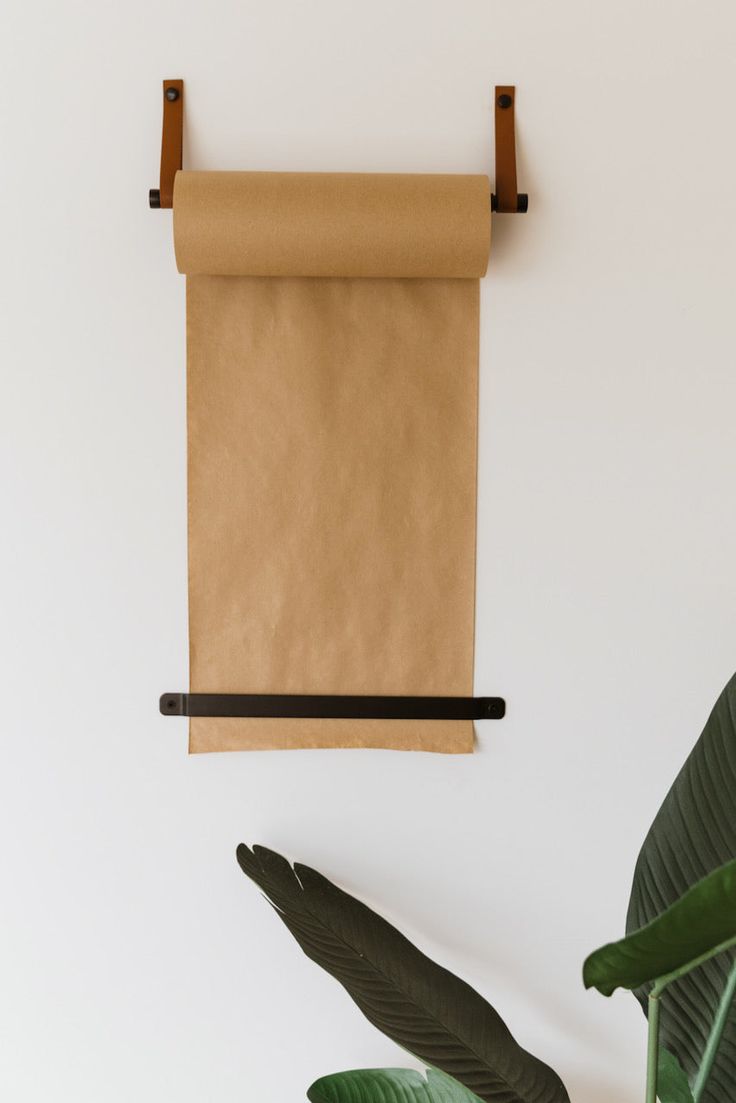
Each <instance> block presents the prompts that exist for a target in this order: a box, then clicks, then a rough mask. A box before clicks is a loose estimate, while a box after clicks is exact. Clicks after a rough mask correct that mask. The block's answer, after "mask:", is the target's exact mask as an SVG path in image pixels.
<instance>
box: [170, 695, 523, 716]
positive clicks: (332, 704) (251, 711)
mask: <svg viewBox="0 0 736 1103" xmlns="http://www.w3.org/2000/svg"><path fill="white" fill-rule="evenodd" d="M159 708H160V710H161V712H162V713H163V715H164V716H211V717H228V716H240V717H245V716H262V717H263V716H283V717H309V718H312V719H326V720H336V719H337V720H500V719H501V717H502V716H504V715H505V713H506V702H505V701H504V699H503V697H352V696H327V695H322V694H282V693H164V694H163V696H162V697H161V700H160V701H159Z"/></svg>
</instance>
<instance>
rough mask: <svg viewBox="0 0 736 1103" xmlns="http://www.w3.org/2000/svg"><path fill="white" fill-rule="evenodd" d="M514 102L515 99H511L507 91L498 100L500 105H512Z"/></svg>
mask: <svg viewBox="0 0 736 1103" xmlns="http://www.w3.org/2000/svg"><path fill="white" fill-rule="evenodd" d="M513 102H514V101H513V100H512V99H511V96H509V95H507V94H506V93H505V92H504V94H503V95H502V96H499V97H498V99H497V100H496V103H497V104H498V106H499V107H511V104H512V103H513Z"/></svg>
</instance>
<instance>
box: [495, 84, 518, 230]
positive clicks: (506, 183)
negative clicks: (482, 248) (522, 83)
mask: <svg viewBox="0 0 736 1103" xmlns="http://www.w3.org/2000/svg"><path fill="white" fill-rule="evenodd" d="M515 98H516V88H515V86H514V85H513V84H499V85H496V90H495V125H496V191H495V197H496V203H495V209H496V210H497V211H499V212H501V213H502V214H515V213H516V212H517V210H518V209H519V207H518V199H517V185H516V132H515V129H514V100H515Z"/></svg>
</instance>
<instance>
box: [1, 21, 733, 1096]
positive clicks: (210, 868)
mask: <svg viewBox="0 0 736 1103" xmlns="http://www.w3.org/2000/svg"><path fill="white" fill-rule="evenodd" d="M6 11H7V9H6ZM735 39H736V13H735V11H734V8H733V6H732V5H731V4H730V3H728V2H727V0H712V2H710V3H706V4H703V3H698V2H696V0H692V2H686V0H667V2H664V0H662V2H656V0H616V2H615V3H613V2H610V3H607V4H605V5H603V4H591V3H589V2H587V0H557V2H555V3H549V2H547V0H516V2H514V3H510V2H509V0H504V2H503V3H502V2H501V0H486V2H483V0H423V2H420V0H398V2H397V0H370V2H366V3H362V4H360V5H358V4H356V3H351V2H347V3H346V2H345V0H342V2H339V0H317V2H312V3H297V2H295V0H274V2H271V3H266V2H261V3H256V2H255V0H228V2H224V0H223V2H219V3H214V4H211V5H209V4H205V3H204V2H200V3H197V2H195V0H176V2H174V0H124V2H116V3H112V2H104V3H100V2H97V3H93V2H92V0H89V2H88V3H82V2H74V0H65V2H63V3H58V2H53V0H42V2H35V3H29V2H28V0H11V4H10V8H9V20H8V18H7V16H6V19H5V21H4V30H3V36H2V44H1V45H0V51H1V52H2V56H1V64H0V116H1V119H2V122H1V124H0V125H1V133H2V146H1V152H0V158H1V160H2V176H1V178H0V188H1V189H2V214H1V218H2V225H1V226H0V242H1V243H2V252H3V261H2V264H0V280H2V288H1V289H0V291H1V293H0V302H1V303H2V314H3V319H2V342H3V355H2V370H3V376H4V382H3V399H2V414H1V416H2V422H3V427H2V448H3V457H2V483H3V497H4V500H5V504H4V505H3V520H4V526H3V527H4V537H3V540H2V544H1V545H0V557H1V562H0V571H1V577H2V579H3V583H4V590H5V593H4V597H3V613H2V635H3V648H4V651H3V656H2V670H3V674H4V675H5V677H4V679H3V682H4V689H3V698H2V737H3V740H4V744H5V750H4V755H3V766H2V777H1V780H0V786H1V787H2V792H1V793H0V816H1V817H2V825H1V826H2V840H3V843H2V850H3V878H2V880H3V890H2V895H3V898H4V902H3V904H2V927H3V933H2V939H1V945H0V956H1V957H2V962H0V976H1V977H2V990H3V994H2V998H1V999H0V1037H2V1045H1V1046H0V1049H1V1050H2V1055H1V1056H0V1088H2V1094H3V1096H4V1097H7V1098H8V1099H12V1100H13V1101H14V1103H25V1101H33V1103H35V1101H39V1103H40V1101H44V1103H45V1101H47V1100H54V1101H57V1100H59V1101H66V1100H69V1101H74V1103H99V1101H103V1100H104V1101H105V1103H129V1101H130V1100H135V1101H136V1103H161V1101H164V1100H165V1101H169V1100H171V1101H174V1100H175V1101H176V1103H190V1101H191V1103H194V1101H196V1103H201V1101H202V1100H207V1101H209V1100H212V1101H213V1103H214V1101H216V1103H235V1101H242V1100H253V1101H256V1100H257V1101H258V1103H287V1101H291V1100H300V1099H303V1098H304V1092H305V1089H306V1087H307V1086H308V1084H309V1083H310V1082H311V1081H312V1080H313V1079H314V1078H315V1077H316V1076H318V1075H320V1074H323V1073H327V1072H329V1071H334V1070H336V1069H340V1068H348V1067H359V1066H367V1065H379V1064H389V1065H394V1064H401V1063H402V1062H403V1061H404V1057H403V1055H402V1054H401V1052H400V1051H399V1050H398V1049H397V1048H396V1047H395V1046H394V1045H393V1044H392V1043H391V1042H389V1041H388V1039H385V1038H383V1037H382V1036H381V1035H379V1034H378V1033H377V1032H376V1031H375V1030H374V1029H373V1028H372V1027H371V1026H370V1025H369V1024H368V1023H367V1022H365V1021H364V1020H363V1019H362V1018H361V1016H360V1015H359V1013H358V1012H357V1010H355V1009H354V1007H353V1006H352V1004H351V1003H350V1001H349V1000H348V999H347V997H346V996H345V995H344V994H343V992H342V991H341V989H340V988H339V987H338V986H337V985H336V984H335V983H334V982H333V981H332V980H331V979H330V978H328V977H327V976H326V975H325V974H322V973H321V972H320V971H319V970H318V969H317V968H316V967H314V966H313V965H312V964H311V963H309V962H308V961H307V960H306V959H305V958H303V957H302V956H301V954H300V952H299V951H298V949H297V948H296V946H295V944H293V943H292V941H291V940H290V937H289V936H288V935H287V934H286V933H285V932H284V931H283V930H282V928H281V926H280V924H279V923H278V921H277V920H276V919H275V918H274V916H273V915H272V914H271V913H270V909H269V908H268V907H267V906H266V904H265V903H264V902H263V901H262V900H261V899H260V898H259V896H258V893H257V892H256V891H255V889H254V888H253V887H252V886H251V885H250V884H249V883H247V882H246V880H245V879H244V878H243V876H242V875H241V874H240V872H239V871H238V868H237V866H236V864H235V860H234V849H235V845H236V843H237V842H239V841H240V840H247V841H260V842H263V843H266V844H268V845H271V846H273V847H275V848H279V849H282V850H283V851H284V852H286V853H287V854H289V855H290V856H292V857H295V858H297V859H300V860H303V861H306V862H308V863H310V864H312V865H315V866H316V867H317V868H319V869H321V870H323V871H324V872H325V873H327V874H328V875H330V876H332V877H333V878H335V879H336V880H338V881H339V882H340V883H341V884H342V885H344V886H346V887H347V888H348V889H350V890H353V891H355V892H356V893H359V894H360V895H362V896H363V897H364V898H366V899H367V900H368V901H369V902H371V903H373V904H374V905H376V906H378V907H379V908H380V909H381V910H382V911H383V912H384V913H385V914H387V915H388V916H389V917H390V918H391V919H392V920H393V921H395V922H396V923H398V924H399V925H400V926H401V928H402V929H403V930H405V931H406V932H407V933H409V935H410V936H411V937H413V938H415V939H416V940H417V941H418V942H419V944H420V945H421V946H422V947H423V948H424V949H426V950H427V951H428V952H429V953H430V954H432V955H433V956H435V957H436V958H438V959H439V960H441V961H442V962H443V963H445V964H446V965H448V966H449V967H450V968H452V969H454V970H456V971H457V972H459V973H461V974H462V975H463V976H465V977H466V978H467V979H468V980H470V981H471V982H472V983H473V984H475V985H476V986H477V987H479V988H480V989H481V990H482V991H483V992H484V993H485V994H486V995H487V996H489V998H490V999H491V1000H492V1001H493V1002H494V1003H495V1004H496V1005H497V1007H498V1008H499V1010H500V1011H501V1013H502V1014H503V1015H504V1016H505V1017H506V1018H507V1020H508V1022H509V1024H510V1026H511V1028H512V1029H513V1031H514V1032H515V1034H516V1035H517V1036H518V1037H519V1039H520V1040H521V1041H522V1043H523V1044H525V1045H526V1046H527V1047H528V1048H530V1049H532V1050H533V1051H535V1052H537V1053H538V1054H539V1055H540V1056H542V1057H544V1058H545V1059H546V1060H548V1061H549V1062H550V1063H551V1064H553V1065H554V1066H555V1067H556V1068H558V1070H559V1072H560V1073H561V1075H562V1076H563V1078H564V1079H565V1081H566V1082H567V1084H568V1086H569V1089H570V1093H571V1096H572V1099H573V1103H614V1101H615V1103H633V1101H635V1100H638V1099H640V1098H641V1097H642V1095H643V1088H642V1084H643V1055H644V1033H645V1029H644V1021H643V1018H642V1016H641V1014H640V1012H639V1010H638V1007H637V1005H636V1004H635V1002H634V1000H633V999H632V998H631V997H630V996H628V995H626V994H623V993H619V994H618V995H617V996H615V997H614V998H613V999H611V1000H610V1001H606V1000H603V999H602V998H601V997H600V996H598V995H596V994H594V993H585V992H584V991H583V988H582V985H581V980H580V967H581V962H582V960H583V958H584V956H585V954H586V953H587V952H588V951H589V950H591V949H593V948H594V947H595V946H597V945H598V944H599V943H600V942H602V941H604V940H607V939H609V938H612V937H616V936H618V935H619V934H620V933H621V932H622V927H623V918H624V914H625V908H626V903H627V899H628V890H629V883H630V876H631V873H632V869H633V864H634V860H635V857H636V854H637V851H638V848H639V845H640V843H641V841H642V839H643V836H644V833H645V830H646V828H647V826H648V824H649V822H650V820H651V818H652V816H653V815H654V813H655V811H656V808H657V807H658V803H659V801H660V799H661V798H662V796H663V795H664V793H665V791H666V789H667V788H668V786H669V784H670V782H671V780H672V778H673V776H674V774H675V772H676V770H677V769H678V767H679V765H680V763H681V761H682V760H683V758H684V756H685V754H686V752H687V751H688V749H689V747H690V746H691V744H692V743H693V742H694V740H695V738H696V737H697V735H698V733H699V731H700V729H701V726H702V722H703V721H704V720H705V718H706V715H707V713H708V711H709V709H710V707H711V704H712V702H713V701H714V699H715V697H716V695H717V694H718V692H719V691H720V689H721V687H722V685H723V684H724V682H725V681H726V679H727V678H728V677H729V675H730V674H731V673H732V670H733V668H734V665H735V663H736V624H735V623H734V617H733V601H734V596H735V595H734V570H733V565H734V559H735V557H736V516H735V514H734V508H733V507H734V500H733V497H734V496H733V485H734V436H733V411H734V403H735V402H736V383H735V382H734V380H735V373H734V353H735V351H736V334H735V332H734V321H733V319H734V308H733V295H734V280H733V258H734V255H736V208H735V207H734V203H733V180H734V174H735V173H736V153H735V152H734V143H733V118H734V108H735V107H736V86H734V82H733V57H734V47H735V45H736V43H735V41H734V40H735ZM169 76H170V77H176V76H182V77H184V78H185V80H186V87H187V101H186V113H187V118H186V134H185V143H186V163H187V166H188V167H192V168H222V169H225V168H262V169H306V170H308V169H321V170H324V169H327V170H330V169H346V170H364V171H388V170H396V171H407V172H408V171H414V170H417V171H428V172H433V171H440V172H443V171H444V172H447V171H450V172H454V171H457V172H484V171H492V87H493V85H494V83H504V82H515V83H516V84H517V86H518V103H517V120H518V128H519V132H520V133H519V141H520V179H521V184H522V186H523V188H524V189H525V190H528V192H529V194H530V212H529V214H528V215H527V216H526V217H513V218H511V217H507V218H505V219H504V218H498V219H497V220H496V223H495V230H494V233H495V241H494V247H493V251H492V259H491V266H490V270H489V274H488V277H487V279H486V280H485V281H484V282H483V285H482V286H483V291H482V295H483V322H482V325H483V336H482V366H481V373H482V416H481V442H482V445H481V490H480V532H479V556H480V559H479V584H478V625H479V629H478V646H477V691H478V692H485V693H502V694H504V695H505V696H506V697H507V699H508V703H509V711H508V718H507V719H506V720H505V721H503V722H502V723H490V724H486V725H485V726H483V727H482V728H481V729H480V739H479V743H480V746H479V753H478V754H477V755H475V756H473V757H467V758H455V759H452V758H449V759H448V758H444V757H440V756H437V757H431V756H420V755H409V754H407V755H404V756H402V755H399V754H394V753H390V752H387V753H380V752H354V753H351V752H346V751H337V752H302V753H293V754H289V753H272V754H250V755H247V754H242V755H219V756H200V757H196V758H191V759H189V758H187V755H186V738H185V722H184V721H172V720H168V721H167V720H163V719H162V718H160V717H159V715H158V711H157V698H158V695H159V693H160V692H162V691H163V690H167V689H175V688H178V687H182V686H183V685H184V683H185V677H186V654H187V651H186V595H185V572H186V560H185V552H186V547H185V432H184V283H183V278H182V277H180V276H178V275H177V273H176V271H175V267H174V258H173V251H172V242H171V214H170V212H152V211H149V210H148V208H147V190H148V188H149V187H151V186H153V185H155V184H156V178H157V171H158V155H159V142H160V115H161V111H160V81H161V80H162V78H164V77H169Z"/></svg>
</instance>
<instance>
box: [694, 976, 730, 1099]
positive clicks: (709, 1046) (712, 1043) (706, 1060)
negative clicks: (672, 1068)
mask: <svg viewBox="0 0 736 1103" xmlns="http://www.w3.org/2000/svg"><path fill="white" fill-rule="evenodd" d="M735 993H736V961H735V962H734V963H733V965H732V966H731V972H730V973H729V974H728V980H727V981H726V986H725V988H724V989H723V993H722V994H721V1000H720V1003H719V1004H718V1010H717V1012H716V1017H715V1019H714V1020H713V1026H712V1027H711V1029H710V1034H709V1035H708V1041H707V1042H706V1043H705V1049H704V1050H703V1059H702V1061H701V1062H700V1068H699V1069H698V1074H697V1076H696V1077H695V1083H694V1084H693V1099H694V1100H695V1103H700V1099H701V1098H702V1095H703V1091H704V1090H705V1085H706V1083H707V1080H708V1077H709V1076H710V1070H711V1068H712V1067H713V1062H714V1060H715V1056H716V1053H717V1052H718V1046H719V1045H720V1043H721V1036H722V1034H723V1029H724V1027H725V1025H726V1020H727V1019H728V1014H729V1012H730V1010H731V1004H732V1003H733V997H734V994H735Z"/></svg>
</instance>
